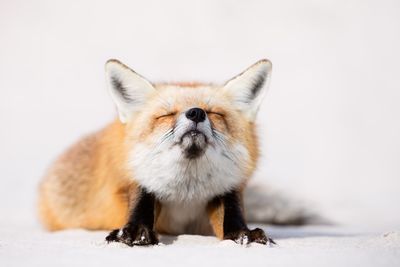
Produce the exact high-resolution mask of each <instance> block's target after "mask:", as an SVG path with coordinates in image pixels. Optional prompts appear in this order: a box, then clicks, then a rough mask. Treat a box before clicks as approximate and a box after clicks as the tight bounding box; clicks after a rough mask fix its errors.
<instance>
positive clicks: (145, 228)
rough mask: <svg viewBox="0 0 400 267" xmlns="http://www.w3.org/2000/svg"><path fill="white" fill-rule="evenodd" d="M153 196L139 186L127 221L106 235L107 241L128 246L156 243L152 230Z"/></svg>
mask: <svg viewBox="0 0 400 267" xmlns="http://www.w3.org/2000/svg"><path fill="white" fill-rule="evenodd" d="M154 210H155V197H154V195H153V194H151V193H148V192H147V191H146V190H145V189H144V188H139V192H138V196H137V199H136V202H135V205H134V207H132V208H131V211H130V215H129V219H128V223H127V224H126V225H125V226H124V227H123V228H121V229H115V230H113V231H111V233H110V234H109V235H108V236H107V237H106V241H107V242H121V243H125V244H127V245H128V246H147V245H156V244H158V238H157V234H156V232H155V231H154Z"/></svg>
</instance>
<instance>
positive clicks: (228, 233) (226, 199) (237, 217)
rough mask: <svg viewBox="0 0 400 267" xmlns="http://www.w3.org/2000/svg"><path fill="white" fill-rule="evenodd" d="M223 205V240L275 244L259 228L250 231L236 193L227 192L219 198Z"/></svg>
mask: <svg viewBox="0 0 400 267" xmlns="http://www.w3.org/2000/svg"><path fill="white" fill-rule="evenodd" d="M221 200H222V204H223V205H224V212H225V213H224V224H223V228H224V239H231V240H233V241H235V242H236V243H239V244H248V243H251V242H255V243H260V244H268V243H272V244H275V242H274V241H273V240H272V239H271V238H269V237H267V236H266V234H265V233H264V231H263V230H262V229H260V228H256V229H253V230H250V229H249V228H248V227H247V224H246V222H245V220H244V216H243V212H242V205H241V202H240V198H239V194H238V192H237V191H232V192H229V193H227V194H225V195H223V196H222V197H221Z"/></svg>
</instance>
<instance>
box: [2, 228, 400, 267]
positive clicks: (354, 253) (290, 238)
mask: <svg viewBox="0 0 400 267" xmlns="http://www.w3.org/2000/svg"><path fill="white" fill-rule="evenodd" d="M263 228H264V229H265V230H267V231H268V233H269V235H270V236H272V237H274V239H275V241H276V242H277V245H276V246H273V247H267V246H264V245H259V244H251V245H250V246H241V245H237V244H236V243H234V242H233V241H219V240H217V239H216V238H215V237H211V236H196V235H180V236H162V237H161V238H160V244H159V245H157V246H154V247H128V246H126V245H123V244H120V243H110V244H107V243H106V242H105V241H104V237H105V236H106V235H107V232H102V231H98V232H97V231H95V232H89V231H85V230H68V231H62V232H57V233H47V232H43V231H40V230H39V229H38V228H33V229H28V228H26V227H25V228H20V229H17V228H15V227H9V228H7V227H6V228H4V227H1V230H0V236H1V238H0V263H1V266H7V267H8V266H119V265H128V266H196V267H197V266H241V267H242V266H399V265H400V232H390V231H389V232H371V231H369V232H362V231H359V230H354V229H353V230H351V229H348V228H341V227H327V226H324V227H321V226H307V227H271V226H264V227H263Z"/></svg>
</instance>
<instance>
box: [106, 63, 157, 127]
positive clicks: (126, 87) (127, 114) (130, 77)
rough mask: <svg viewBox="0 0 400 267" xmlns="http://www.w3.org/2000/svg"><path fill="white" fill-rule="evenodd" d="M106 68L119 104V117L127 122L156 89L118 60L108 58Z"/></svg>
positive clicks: (110, 87)
mask: <svg viewBox="0 0 400 267" xmlns="http://www.w3.org/2000/svg"><path fill="white" fill-rule="evenodd" d="M105 68H106V79H107V83H108V88H109V90H110V93H111V97H112V99H113V100H114V102H115V105H116V106H117V109H118V113H119V118H120V120H121V122H122V123H126V122H127V121H128V120H129V119H130V118H131V116H132V114H133V113H134V112H136V111H138V110H140V108H141V107H142V106H143V105H144V103H145V102H146V101H147V99H148V97H149V96H150V95H151V94H152V93H154V92H155V90H156V89H155V88H154V87H153V85H152V84H151V83H150V82H149V81H147V80H146V79H145V78H143V77H142V76H140V75H139V74H137V73H136V72H134V71H133V70H131V69H130V68H129V67H127V66H126V65H124V64H123V63H121V62H120V61H118V60H115V59H110V60H108V61H107V63H106V66H105Z"/></svg>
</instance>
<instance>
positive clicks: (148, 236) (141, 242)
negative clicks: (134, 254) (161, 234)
mask: <svg viewBox="0 0 400 267" xmlns="http://www.w3.org/2000/svg"><path fill="white" fill-rule="evenodd" d="M106 241H107V242H108V243H110V242H120V243H124V244H126V245H128V246H130V247H132V246H147V245H156V244H158V239H157V236H156V233H155V232H154V231H153V230H151V229H148V228H147V227H146V226H142V225H141V226H134V227H132V226H125V227H124V228H121V229H115V230H113V231H111V232H110V234H109V235H108V236H107V237H106Z"/></svg>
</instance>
